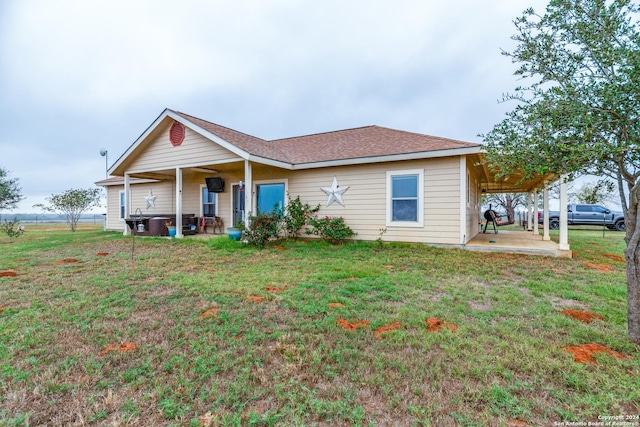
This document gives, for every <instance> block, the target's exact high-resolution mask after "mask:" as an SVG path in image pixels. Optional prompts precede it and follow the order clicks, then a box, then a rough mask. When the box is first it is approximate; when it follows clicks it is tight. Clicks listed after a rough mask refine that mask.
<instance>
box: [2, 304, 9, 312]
mask: <svg viewBox="0 0 640 427" xmlns="http://www.w3.org/2000/svg"><path fill="white" fill-rule="evenodd" d="M5 308H9V306H8V305H0V313H2V312H3V311H4V309H5Z"/></svg>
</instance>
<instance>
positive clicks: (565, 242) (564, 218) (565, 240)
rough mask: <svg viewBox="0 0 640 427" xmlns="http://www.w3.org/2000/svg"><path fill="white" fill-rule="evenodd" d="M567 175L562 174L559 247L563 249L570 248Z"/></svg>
mask: <svg viewBox="0 0 640 427" xmlns="http://www.w3.org/2000/svg"><path fill="white" fill-rule="evenodd" d="M567 202H568V197H567V176H566V175H562V176H561V177H560V242H559V245H558V248H559V249H560V250H561V251H568V250H569V227H568V225H567V224H568V219H569V215H568V212H567Z"/></svg>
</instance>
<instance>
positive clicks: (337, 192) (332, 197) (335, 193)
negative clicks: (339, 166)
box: [321, 176, 350, 206]
mask: <svg viewBox="0 0 640 427" xmlns="http://www.w3.org/2000/svg"><path fill="white" fill-rule="evenodd" d="M349 187H350V186H349V185H347V186H346V187H339V186H338V178H336V177H335V176H334V177H333V184H332V185H331V187H329V188H326V187H325V188H321V190H322V191H324V192H325V193H326V194H327V196H329V198H328V199H327V206H330V205H331V204H332V203H333V202H338V203H339V204H340V205H341V206H344V200H342V195H343V194H344V193H345V192H346V191H347V190H348V189H349Z"/></svg>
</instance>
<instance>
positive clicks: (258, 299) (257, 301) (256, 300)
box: [244, 295, 266, 304]
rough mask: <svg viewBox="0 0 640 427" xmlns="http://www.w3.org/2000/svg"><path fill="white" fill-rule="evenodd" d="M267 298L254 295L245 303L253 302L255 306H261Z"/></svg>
mask: <svg viewBox="0 0 640 427" xmlns="http://www.w3.org/2000/svg"><path fill="white" fill-rule="evenodd" d="M265 299H266V298H265V297H259V296H256V295H252V296H250V297H249V298H247V299H245V300H244V302H252V303H255V304H260V303H261V302H264V300H265Z"/></svg>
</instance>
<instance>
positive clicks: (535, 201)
mask: <svg viewBox="0 0 640 427" xmlns="http://www.w3.org/2000/svg"><path fill="white" fill-rule="evenodd" d="M533 234H535V235H538V234H540V231H539V229H538V189H537V188H536V190H535V191H534V192H533Z"/></svg>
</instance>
